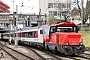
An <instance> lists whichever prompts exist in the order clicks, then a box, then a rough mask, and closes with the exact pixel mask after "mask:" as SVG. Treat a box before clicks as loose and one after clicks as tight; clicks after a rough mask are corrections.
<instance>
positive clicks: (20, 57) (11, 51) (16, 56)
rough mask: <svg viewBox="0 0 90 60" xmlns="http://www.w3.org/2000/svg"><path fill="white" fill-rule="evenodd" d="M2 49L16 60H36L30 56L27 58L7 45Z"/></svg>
mask: <svg viewBox="0 0 90 60" xmlns="http://www.w3.org/2000/svg"><path fill="white" fill-rule="evenodd" d="M0 45H1V44H0ZM2 46H3V45H2ZM1 49H2V50H3V51H5V52H6V53H8V54H9V55H10V56H12V57H13V58H14V59H15V60H35V59H34V58H31V57H30V56H27V55H25V54H23V53H21V52H18V51H16V50H14V49H12V48H10V47H7V46H5V45H4V46H3V48H1Z"/></svg>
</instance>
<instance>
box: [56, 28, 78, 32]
mask: <svg viewBox="0 0 90 60" xmlns="http://www.w3.org/2000/svg"><path fill="white" fill-rule="evenodd" d="M56 30H57V32H77V27H57V29H56Z"/></svg>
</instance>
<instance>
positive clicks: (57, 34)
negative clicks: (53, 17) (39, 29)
mask: <svg viewBox="0 0 90 60" xmlns="http://www.w3.org/2000/svg"><path fill="white" fill-rule="evenodd" d="M45 48H46V49H48V50H53V51H59V52H60V53H64V54H65V55H77V54H82V53H84V52H85V46H84V45H83V40H82V36H81V34H80V33H78V28H77V26H76V24H74V23H73V22H62V23H58V24H53V25H51V26H50V31H49V39H48V40H47V41H46V46H45Z"/></svg>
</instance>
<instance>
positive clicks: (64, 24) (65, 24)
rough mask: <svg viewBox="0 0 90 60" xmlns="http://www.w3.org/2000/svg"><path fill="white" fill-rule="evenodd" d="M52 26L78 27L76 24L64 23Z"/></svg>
mask: <svg viewBox="0 0 90 60" xmlns="http://www.w3.org/2000/svg"><path fill="white" fill-rule="evenodd" d="M51 26H67V27H68V26H76V24H75V23H74V22H62V23H58V24H52V25H51Z"/></svg>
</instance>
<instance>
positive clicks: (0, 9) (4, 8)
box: [0, 0, 10, 13]
mask: <svg viewBox="0 0 90 60" xmlns="http://www.w3.org/2000/svg"><path fill="white" fill-rule="evenodd" d="M9 8H10V7H9V6H8V5H7V4H6V3H4V2H3V1H1V0H0V13H9V12H10V11H9Z"/></svg>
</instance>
